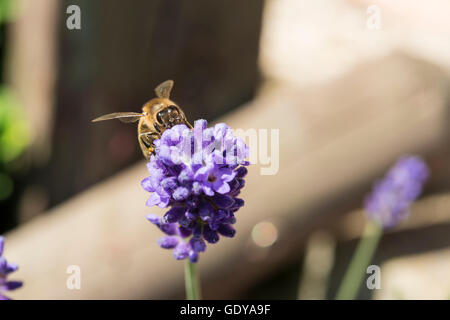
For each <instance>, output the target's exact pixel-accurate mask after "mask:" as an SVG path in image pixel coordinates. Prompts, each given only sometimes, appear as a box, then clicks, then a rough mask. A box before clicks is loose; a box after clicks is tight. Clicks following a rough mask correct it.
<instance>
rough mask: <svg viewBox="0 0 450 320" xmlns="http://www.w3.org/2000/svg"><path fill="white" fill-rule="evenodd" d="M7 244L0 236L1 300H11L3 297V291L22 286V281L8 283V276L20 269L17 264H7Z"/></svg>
mask: <svg viewBox="0 0 450 320" xmlns="http://www.w3.org/2000/svg"><path fill="white" fill-rule="evenodd" d="M4 244H5V238H4V237H2V236H0V300H9V298H8V297H7V296H5V295H3V291H10V290H14V289H17V288H20V287H21V286H22V282H21V281H8V280H7V277H8V274H10V273H12V272H14V271H16V270H17V269H18V268H19V267H18V266H17V264H15V263H11V262H9V263H8V262H7V261H6V259H5V257H3V247H4Z"/></svg>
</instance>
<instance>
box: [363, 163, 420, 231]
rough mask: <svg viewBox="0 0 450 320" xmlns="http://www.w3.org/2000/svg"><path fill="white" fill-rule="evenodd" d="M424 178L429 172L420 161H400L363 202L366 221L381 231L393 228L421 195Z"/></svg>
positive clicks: (405, 215)
mask: <svg viewBox="0 0 450 320" xmlns="http://www.w3.org/2000/svg"><path fill="white" fill-rule="evenodd" d="M428 175H429V169H428V167H427V165H426V163H425V162H424V161H423V160H422V159H421V158H420V157H417V156H407V157H403V158H400V159H399V160H398V161H397V163H396V164H395V165H394V166H393V167H392V168H391V169H390V170H389V172H388V173H387V174H386V176H385V177H384V178H383V179H382V180H381V181H378V182H377V183H376V184H375V186H374V188H373V190H372V193H371V194H370V195H369V196H368V197H367V198H366V201H365V209H366V212H367V215H368V217H369V218H370V219H372V220H375V221H376V222H378V223H379V224H380V225H382V226H383V227H384V228H391V227H394V226H396V225H397V224H398V223H399V222H400V221H402V220H404V219H405V218H406V217H407V216H408V215H409V207H410V205H411V204H412V203H413V202H414V200H416V198H417V197H418V196H419V195H420V193H421V192H422V186H423V184H424V183H425V181H426V180H427V179H428Z"/></svg>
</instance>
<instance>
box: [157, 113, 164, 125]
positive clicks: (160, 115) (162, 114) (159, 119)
mask: <svg viewBox="0 0 450 320" xmlns="http://www.w3.org/2000/svg"><path fill="white" fill-rule="evenodd" d="M164 114H165V112H164V111H160V112H158V114H157V115H156V120H157V121H158V122H159V123H161V124H162V123H163V117H164Z"/></svg>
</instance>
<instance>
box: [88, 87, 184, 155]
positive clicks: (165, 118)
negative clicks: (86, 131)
mask: <svg viewBox="0 0 450 320" xmlns="http://www.w3.org/2000/svg"><path fill="white" fill-rule="evenodd" d="M172 88H173V81H172V80H167V81H164V82H163V83H161V84H160V85H158V86H157V87H156V88H155V93H156V98H153V99H152V100H150V101H148V102H147V103H146V104H144V106H143V107H142V113H137V112H114V113H110V114H106V115H103V116H101V117H98V118H96V119H94V120H92V122H98V121H104V120H111V119H119V120H120V121H122V122H125V123H130V122H136V121H139V123H138V142H139V146H140V147H141V150H142V153H143V155H144V157H145V158H147V159H148V158H150V156H151V155H152V154H153V153H154V152H155V145H154V143H153V142H154V141H155V140H156V139H159V138H160V137H161V134H162V133H163V132H164V131H165V130H166V129H169V128H172V127H173V126H175V125H177V124H185V125H186V126H187V127H188V128H189V129H192V125H191V124H190V123H189V122H188V121H187V120H186V116H185V115H184V112H183V110H181V108H180V107H179V106H178V105H177V104H176V103H175V102H173V101H172V100H170V92H171V91H172Z"/></svg>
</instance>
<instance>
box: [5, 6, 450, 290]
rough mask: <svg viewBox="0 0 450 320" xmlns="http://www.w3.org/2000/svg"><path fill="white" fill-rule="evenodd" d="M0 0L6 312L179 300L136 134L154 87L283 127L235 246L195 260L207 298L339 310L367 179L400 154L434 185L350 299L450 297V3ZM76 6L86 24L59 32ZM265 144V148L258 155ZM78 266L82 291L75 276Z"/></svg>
mask: <svg viewBox="0 0 450 320" xmlns="http://www.w3.org/2000/svg"><path fill="white" fill-rule="evenodd" d="M132 3H133V4H131V3H125V2H124V1H120V0H109V1H106V0H105V1H88V0H70V1H69V0H63V1H60V0H0V212H1V214H0V234H4V235H5V236H6V237H7V241H6V250H5V255H6V257H7V258H8V259H9V260H10V261H14V262H17V263H18V264H19V265H20V270H19V271H18V272H17V273H15V274H13V275H14V278H17V279H21V280H23V281H24V282H25V284H24V287H23V288H21V289H20V290H17V291H16V292H14V293H13V294H11V296H12V297H13V298H17V299H165V298H183V297H184V293H183V263H181V262H177V261H174V260H173V258H172V256H171V253H170V252H169V251H164V250H161V249H160V248H158V246H157V245H156V239H157V238H158V236H159V235H160V233H159V231H158V230H156V228H154V227H153V226H152V225H151V224H150V223H148V222H147V221H146V220H145V215H146V214H147V213H149V212H153V213H157V214H162V213H163V211H162V210H160V209H154V208H147V207H145V202H146V200H147V197H148V194H147V193H146V192H145V191H144V190H142V189H141V187H140V181H141V180H142V179H143V178H144V177H146V176H147V171H146V167H145V162H144V160H143V157H142V155H141V153H140V150H139V148H138V144H137V141H136V127H135V126H134V125H129V124H128V125H127V124H123V123H120V122H118V121H117V122H116V121H109V122H104V123H101V124H92V123H91V122H90V121H91V120H92V119H93V118H95V117H97V116H99V115H102V114H105V113H110V112H116V111H134V112H138V111H139V110H140V108H141V106H142V105H143V104H144V103H145V102H146V101H148V100H149V99H151V98H152V97H153V96H154V92H153V89H154V88H155V86H156V85H158V84H159V83H161V82H162V81H164V80H167V79H173V80H174V81H175V86H174V89H173V92H172V98H173V100H175V101H176V102H178V104H179V105H180V106H181V107H182V108H183V110H184V111H185V113H186V115H187V117H188V119H190V120H191V122H192V121H193V120H195V119H198V118H204V119H207V120H208V121H209V122H218V121H225V122H226V123H227V124H229V125H230V126H231V127H233V128H241V129H244V130H246V129H250V128H254V129H279V132H280V133H279V137H280V141H279V150H273V149H271V148H269V155H270V154H271V153H270V152H272V154H273V153H275V152H279V160H280V164H279V170H278V172H277V173H276V174H275V175H261V174H260V169H261V167H266V166H267V164H261V163H257V164H255V165H253V166H251V167H250V173H249V176H248V178H247V185H246V187H245V189H244V192H243V198H244V199H245V201H246V206H245V207H244V208H243V209H241V210H240V211H239V212H238V216H237V219H238V222H237V225H236V227H237V230H238V234H237V236H236V238H235V239H232V240H230V239H223V240H221V241H220V242H219V243H218V244H217V245H214V246H210V247H209V249H208V252H207V253H206V254H203V256H202V257H201V261H200V271H201V276H202V287H203V292H204V297H205V298H210V299H222V298H232V299H247V298H254V299H259V298H266V299H297V298H299V299H332V298H334V296H335V293H336V290H337V287H338V285H339V281H340V279H342V275H343V273H344V271H345V268H346V266H347V265H348V262H349V259H350V257H351V254H352V252H353V250H354V248H355V245H356V243H357V241H358V237H359V234H360V233H361V230H362V227H363V224H364V221H365V217H364V213H363V211H362V209H361V206H362V203H363V199H364V196H365V195H366V194H367V193H368V192H369V191H370V189H371V186H372V184H373V181H374V180H375V179H377V178H379V177H381V176H382V175H383V174H384V172H385V171H386V170H387V169H388V168H389V167H390V166H391V165H392V164H393V163H394V162H395V161H396V160H397V158H398V157H400V156H402V155H404V154H411V153H414V154H419V155H421V156H423V157H424V158H425V159H426V161H427V163H428V164H429V166H430V168H431V171H432V177H431V179H430V181H429V182H428V184H427V186H426V188H425V193H424V194H423V196H422V197H421V199H420V201H418V202H417V203H416V204H415V205H414V206H413V208H412V214H411V217H410V219H408V220H407V221H406V222H405V223H403V224H402V225H401V226H399V227H397V228H396V229H394V230H391V231H390V232H388V233H387V234H385V235H384V237H383V239H382V241H381V244H380V247H379V248H378V250H377V253H376V256H375V260H374V262H373V263H374V264H377V265H380V266H381V273H382V280H381V289H379V290H368V289H366V287H365V286H364V285H363V286H362V287H361V290H360V294H359V298H361V299H448V298H449V297H450V273H448V270H450V210H449V208H450V194H449V193H448V190H449V186H450V169H449V166H448V163H449V160H450V157H449V156H450V153H449V151H450V150H449V148H448V147H449V144H450V135H449V131H448V124H449V121H450V118H449V111H450V104H449V93H450V86H449V83H450V82H449V67H450V42H449V41H448V39H449V36H450V21H449V20H448V17H447V16H448V12H450V3H449V2H448V1H445V0H431V1H427V2H426V3H425V2H417V3H411V2H410V1H407V0H396V1H387V0H385V1H383V0H379V1H376V0H373V1H366V0H338V1H336V0H316V1H306V0H266V1H262V0H248V1H238V0H226V1H225V0H220V1H208V0H198V1H187V0H164V1H163V0H152V1H144V0H139V1H137V0H136V1H133V2H132ZM70 5H77V6H78V7H79V8H80V13H81V20H80V22H81V23H80V26H81V29H69V28H68V26H67V20H68V19H69V18H70V17H71V15H72V12H69V13H67V8H68V7H69V6H70ZM269 145H270V144H269ZM71 265H77V266H79V267H80V269H81V290H70V289H68V288H67V286H66V280H67V278H68V277H69V276H70V274H68V273H67V272H66V270H67V268H68V267H69V266H71Z"/></svg>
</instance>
